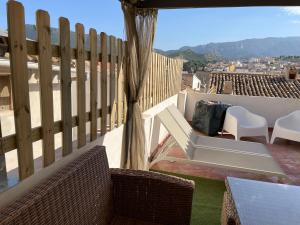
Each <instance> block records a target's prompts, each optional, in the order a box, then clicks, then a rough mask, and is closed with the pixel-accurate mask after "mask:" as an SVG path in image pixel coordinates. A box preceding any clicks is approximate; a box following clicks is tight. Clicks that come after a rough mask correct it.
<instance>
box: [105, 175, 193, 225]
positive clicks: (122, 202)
mask: <svg viewBox="0 0 300 225" xmlns="http://www.w3.org/2000/svg"><path fill="white" fill-rule="evenodd" d="M111 177H112V182H113V198H114V201H113V202H114V212H115V213H116V214H117V215H119V216H125V217H130V218H134V219H139V220H143V221H147V222H150V223H157V224H162V225H169V224H172V225H185V224H190V218H191V209H192V200H193V191H194V187H195V185H194V182H193V181H189V180H185V179H182V178H178V177H174V176H168V175H163V174H160V173H155V172H148V171H135V170H122V169H111Z"/></svg>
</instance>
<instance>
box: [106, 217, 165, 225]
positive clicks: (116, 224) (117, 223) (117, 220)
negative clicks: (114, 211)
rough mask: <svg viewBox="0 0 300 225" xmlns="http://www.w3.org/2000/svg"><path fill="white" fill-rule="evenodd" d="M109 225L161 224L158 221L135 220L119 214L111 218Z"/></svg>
mask: <svg viewBox="0 0 300 225" xmlns="http://www.w3.org/2000/svg"><path fill="white" fill-rule="evenodd" d="M110 225H161V224H158V223H149V222H145V221H141V220H136V219H132V218H126V217H121V216H115V217H114V218H113V219H112V222H111V224H110Z"/></svg>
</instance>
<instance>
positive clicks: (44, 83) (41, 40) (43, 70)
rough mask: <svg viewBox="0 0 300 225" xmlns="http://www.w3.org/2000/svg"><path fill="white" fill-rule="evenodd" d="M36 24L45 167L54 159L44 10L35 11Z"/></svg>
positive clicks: (47, 25) (48, 42) (48, 39)
mask: <svg viewBox="0 0 300 225" xmlns="http://www.w3.org/2000/svg"><path fill="white" fill-rule="evenodd" d="M36 25H37V40H38V44H39V72H40V96H41V119H42V122H41V125H42V137H43V165H44V167H46V166H48V165H50V164H52V163H53V162H54V161H55V152H54V116H53V88H52V58H51V33H50V17H49V15H48V13H47V12H46V11H42V10H38V11H37V13H36Z"/></svg>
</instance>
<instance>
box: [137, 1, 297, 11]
mask: <svg viewBox="0 0 300 225" xmlns="http://www.w3.org/2000/svg"><path fill="white" fill-rule="evenodd" d="M135 5H136V7H137V8H157V9H178V8H215V7H216V8H217V7H250V6H300V1H299V0H142V1H138V2H137V3H136V4H135Z"/></svg>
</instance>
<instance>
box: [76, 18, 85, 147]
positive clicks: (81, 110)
mask: <svg viewBox="0 0 300 225" xmlns="http://www.w3.org/2000/svg"><path fill="white" fill-rule="evenodd" d="M76 43H77V64H76V73H77V114H78V130H77V136H78V148H81V147H83V146H84V145H85V144H86V120H85V112H86V110H85V107H86V103H85V97H86V96H85V95H86V92H85V80H86V76H85V60H84V27H83V25H82V24H80V23H77V24H76Z"/></svg>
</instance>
